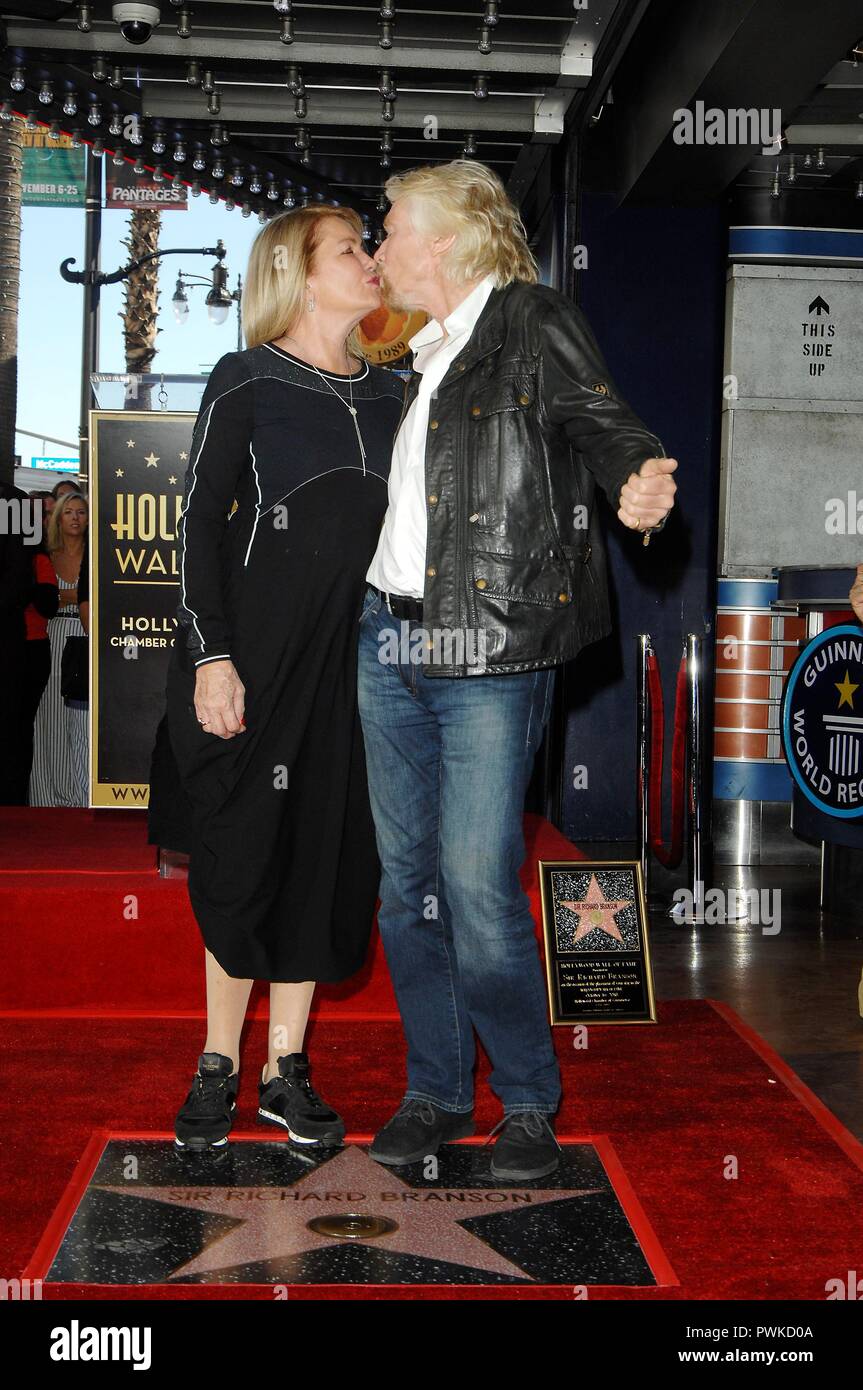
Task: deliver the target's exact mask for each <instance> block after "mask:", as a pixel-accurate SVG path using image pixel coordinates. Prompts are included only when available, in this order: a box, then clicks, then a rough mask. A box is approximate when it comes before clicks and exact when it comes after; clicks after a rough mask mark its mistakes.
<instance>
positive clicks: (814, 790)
mask: <svg viewBox="0 0 863 1390" xmlns="http://www.w3.org/2000/svg"><path fill="white" fill-rule="evenodd" d="M781 729H782V747H783V750H784V753H785V758H786V761H787V763H788V769H789V771H790V773H791V775H792V777H793V778H794V780H795V782H796V783H797V785H798V787H799V788H800V790H801V791H802V792H803V794H804V796H805V797H806V798H807V799H808V800H809V801H810V802H811V803H812V805H813V806H815V807H816V808H817V810H819V811H822V812H824V813H825V814H826V815H828V816H837V817H840V818H842V819H844V820H851V819H853V818H856V817H859V816H863V627H860V626H859V625H858V624H856V623H855V624H852V623H842V624H839V625H837V626H835V627H828V628H825V629H824V631H823V632H819V633H818V635H817V636H816V637H813V639H812V641H811V642H809V643H808V644H807V645H806V646H805V647H804V648H803V650H802V652H801V653H800V655H799V656H798V658H797V660H796V661H795V663H794V665H793V666H792V668H791V670H790V671H789V673H788V679H787V680H786V682H785V687H784V689H783V692H782V716H781Z"/></svg>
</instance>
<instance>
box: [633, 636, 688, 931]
mask: <svg viewBox="0 0 863 1390" xmlns="http://www.w3.org/2000/svg"><path fill="white" fill-rule="evenodd" d="M638 640H639V662H638V676H637V702H638V708H637V739H638V758H637V762H638V789H637V792H638V835H639V846H640V857H641V872H642V877H643V879H644V893H645V897H646V898H647V899H648V901H650V894H649V881H650V869H651V859H652V849H651V845H650V770H651V769H650V758H651V709H650V686H649V683H648V679H647V666H648V659H649V657H650V656H653V655H655V652H654V649H653V647H652V645H651V641H650V634H649V633H639V639H638ZM684 654H685V659H686V759H685V763H686V766H685V772H684V779H685V785H686V794H685V798H684V806H685V810H684V815H688V817H689V827H688V830H689V833H688V836H687V871H688V872H687V878H688V887H689V892H690V895H691V896H690V901H691V903H692V907H691V909H686V908H685V907H684V904H683V903H680V902H677V903H671V904H670V905H668V904H666V903H665V902H664V901H663V902H662V903H656V904H654V906H656V907H657V908H658V909H660V910H664V911H665V912H666V913H667V915H668V916H669V917H671V918H672V920H673V921H675V922H677V923H680V924H682V923H687V924H689V925H691V926H697V925H700V924H702V923H703V922H704V819H703V809H702V795H701V791H702V782H703V774H704V725H703V662H702V648H701V638H700V637H699V635H698V634H697V633H695V632H688V633H687V634H686V640H685V647H684Z"/></svg>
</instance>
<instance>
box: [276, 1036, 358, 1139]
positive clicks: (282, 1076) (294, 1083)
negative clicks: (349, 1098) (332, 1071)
mask: <svg viewBox="0 0 863 1390" xmlns="http://www.w3.org/2000/svg"><path fill="white" fill-rule="evenodd" d="M258 1096H259V1103H258V1118H259V1119H260V1120H262V1121H263V1122H264V1123H266V1124H271V1125H280V1126H281V1127H282V1129H286V1130H287V1131H288V1134H289V1135H290V1136H291V1138H292V1139H294V1140H295V1141H296V1142H297V1143H298V1144H327V1145H337V1144H340V1143H341V1142H342V1140H343V1139H344V1137H345V1125H344V1121H343V1120H342V1119H341V1117H340V1116H339V1115H337V1114H336V1112H335V1110H331V1109H330V1107H329V1106H328V1105H327V1104H326V1102H325V1101H323V1100H321V1098H320V1096H319V1095H318V1093H317V1091H316V1090H315V1089H314V1087H313V1086H312V1084H311V1082H310V1081H309V1059H308V1057H307V1055H306V1053H305V1052H292V1053H290V1054H289V1055H288V1056H287V1057H280V1058H279V1075H278V1076H274V1077H273V1079H272V1081H266V1082H264V1081H259V1082H258Z"/></svg>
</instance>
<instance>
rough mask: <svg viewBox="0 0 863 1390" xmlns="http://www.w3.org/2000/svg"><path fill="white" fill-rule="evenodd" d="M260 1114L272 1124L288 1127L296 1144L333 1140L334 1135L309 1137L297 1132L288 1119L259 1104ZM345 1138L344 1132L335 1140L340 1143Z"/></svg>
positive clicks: (320, 1142)
mask: <svg viewBox="0 0 863 1390" xmlns="http://www.w3.org/2000/svg"><path fill="white" fill-rule="evenodd" d="M258 1115H259V1116H260V1118H261V1119H262V1120H268V1121H269V1123H270V1124H273V1125H280V1126H281V1128H282V1129H286V1130H287V1131H288V1134H289V1135H290V1136H291V1138H292V1139H293V1141H294V1143H295V1144H324V1143H327V1142H333V1137H332V1136H330V1135H321V1136H320V1138H318V1139H309V1137H308V1135H305V1134H295V1133H294V1131H293V1130H292V1129H291V1127H290V1125H289V1124H288V1122H287V1120H285V1119H283V1118H282V1116H281V1115H277V1114H276V1113H275V1111H273V1110H264V1109H263V1107H262V1106H260V1105H259V1106H258ZM343 1138H344V1134H339V1135H338V1138H337V1139H336V1140H335V1142H337V1143H339V1144H340V1143H341V1142H342V1139H343Z"/></svg>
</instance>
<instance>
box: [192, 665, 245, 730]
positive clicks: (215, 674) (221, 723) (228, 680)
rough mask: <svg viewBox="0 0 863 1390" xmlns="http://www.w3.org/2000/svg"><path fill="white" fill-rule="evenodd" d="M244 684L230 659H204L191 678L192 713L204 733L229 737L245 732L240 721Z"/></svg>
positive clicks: (243, 709)
mask: <svg viewBox="0 0 863 1390" xmlns="http://www.w3.org/2000/svg"><path fill="white" fill-rule="evenodd" d="M245 707H246V687H245V686H244V685H243V682H242V681H241V680H240V677H239V676H238V675H237V669H236V667H235V666H234V663H233V661H207V662H205V663H204V665H203V666H199V667H198V670H197V674H196V677H195V714H196V715H197V717H198V720H199V721H200V724H201V728H202V729H203V730H204V733H205V734H215V735H216V737H217V738H233V737H234V735H235V734H242V733H245V731H246V730H245V725H244V724H243V723H242V720H243V714H244V711H245Z"/></svg>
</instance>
